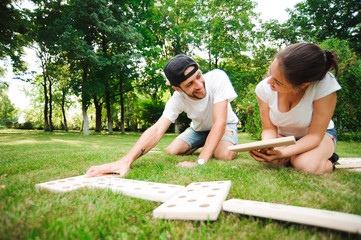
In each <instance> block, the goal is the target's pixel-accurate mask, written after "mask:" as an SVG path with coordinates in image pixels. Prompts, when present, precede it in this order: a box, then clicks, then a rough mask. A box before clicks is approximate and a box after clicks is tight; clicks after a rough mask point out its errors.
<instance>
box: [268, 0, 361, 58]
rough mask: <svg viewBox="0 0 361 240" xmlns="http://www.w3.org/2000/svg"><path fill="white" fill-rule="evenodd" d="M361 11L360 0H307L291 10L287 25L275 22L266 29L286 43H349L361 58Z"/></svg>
mask: <svg viewBox="0 0 361 240" xmlns="http://www.w3.org/2000/svg"><path fill="white" fill-rule="evenodd" d="M360 9H361V1H360V0H306V1H304V2H300V3H298V4H296V6H295V9H294V10H289V13H290V18H289V19H288V20H287V21H286V22H285V23H284V24H281V25H279V24H278V22H277V21H273V22H271V23H268V24H266V28H268V29H269V30H270V31H271V32H272V35H273V36H274V38H275V39H284V40H285V43H286V44H288V43H295V42H300V41H309V42H316V41H317V42H321V41H323V40H326V39H331V38H337V39H340V40H347V41H348V42H349V44H350V46H351V48H352V49H354V51H355V52H356V53H357V54H358V55H360V54H361V14H360Z"/></svg>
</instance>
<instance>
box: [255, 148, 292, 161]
mask: <svg viewBox="0 0 361 240" xmlns="http://www.w3.org/2000/svg"><path fill="white" fill-rule="evenodd" d="M249 154H250V155H251V157H253V158H254V159H255V160H256V161H258V162H261V163H264V164H269V165H285V164H286V163H288V162H289V160H290V158H288V157H284V156H283V154H282V152H281V150H277V149H274V148H263V149H257V150H252V151H250V152H249Z"/></svg>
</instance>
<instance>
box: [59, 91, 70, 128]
mask: <svg viewBox="0 0 361 240" xmlns="http://www.w3.org/2000/svg"><path fill="white" fill-rule="evenodd" d="M62 93H63V94H62V97H61V103H60V106H61V112H62V113H63V121H64V127H65V131H68V124H67V122H66V115H65V95H66V89H65V88H63V89H62Z"/></svg>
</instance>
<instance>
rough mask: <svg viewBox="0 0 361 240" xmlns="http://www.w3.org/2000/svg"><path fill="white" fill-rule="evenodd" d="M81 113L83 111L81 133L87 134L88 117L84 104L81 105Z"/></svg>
mask: <svg viewBox="0 0 361 240" xmlns="http://www.w3.org/2000/svg"><path fill="white" fill-rule="evenodd" d="M82 113H83V135H89V118H88V114H87V108H86V106H84V104H83V106H82Z"/></svg>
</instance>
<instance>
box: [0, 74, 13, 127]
mask: <svg viewBox="0 0 361 240" xmlns="http://www.w3.org/2000/svg"><path fill="white" fill-rule="evenodd" d="M8 88H9V85H8V84H7V83H6V82H2V81H0V119H4V120H6V119H13V118H14V117H15V113H16V109H15V106H14V105H13V104H12V103H11V101H10V99H9V97H8V95H7V90H8Z"/></svg>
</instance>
